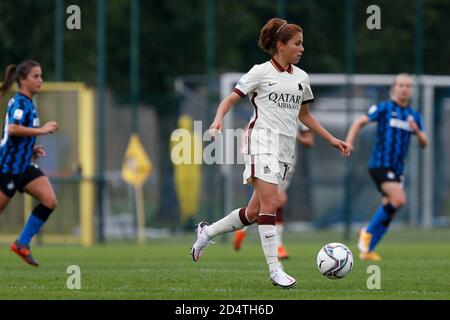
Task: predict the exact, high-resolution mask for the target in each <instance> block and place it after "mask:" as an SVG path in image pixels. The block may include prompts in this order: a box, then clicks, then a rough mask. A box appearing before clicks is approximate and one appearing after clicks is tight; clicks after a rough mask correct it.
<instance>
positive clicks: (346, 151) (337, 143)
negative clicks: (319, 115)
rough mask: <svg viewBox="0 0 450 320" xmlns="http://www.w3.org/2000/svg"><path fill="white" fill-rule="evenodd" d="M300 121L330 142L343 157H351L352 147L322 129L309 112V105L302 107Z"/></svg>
mask: <svg viewBox="0 0 450 320" xmlns="http://www.w3.org/2000/svg"><path fill="white" fill-rule="evenodd" d="M298 119H299V120H300V121H301V122H302V123H303V124H305V125H306V126H307V127H308V128H309V129H311V130H313V131H314V132H316V133H317V134H318V135H320V136H321V137H322V138H324V139H325V140H326V141H328V143H329V144H331V146H332V147H334V148H336V149H338V150H339V151H340V152H341V154H342V155H343V156H349V155H350V151H351V149H350V145H348V144H347V143H346V142H344V141H342V140H339V139H337V138H335V137H334V136H333V135H332V134H331V133H329V132H328V131H327V130H326V129H325V128H324V127H322V125H321V124H320V123H319V122H318V121H317V120H316V118H314V117H313V115H312V114H311V113H310V112H309V103H308V104H305V105H303V106H302V108H301V110H300V114H299V116H298Z"/></svg>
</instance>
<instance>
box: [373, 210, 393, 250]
mask: <svg viewBox="0 0 450 320" xmlns="http://www.w3.org/2000/svg"><path fill="white" fill-rule="evenodd" d="M396 211H397V208H395V207H394V206H392V205H391V204H389V203H388V204H387V205H385V206H379V207H378V209H377V211H376V212H375V214H374V215H373V217H372V220H370V222H369V226H368V227H367V232H368V233H370V234H372V240H371V241H370V245H369V252H370V251H373V249H375V246H376V245H377V244H378V242H380V240H381V238H383V236H384V234H385V233H386V231H387V229H388V227H389V223H390V222H391V220H392V216H393V215H394V213H395V212H396Z"/></svg>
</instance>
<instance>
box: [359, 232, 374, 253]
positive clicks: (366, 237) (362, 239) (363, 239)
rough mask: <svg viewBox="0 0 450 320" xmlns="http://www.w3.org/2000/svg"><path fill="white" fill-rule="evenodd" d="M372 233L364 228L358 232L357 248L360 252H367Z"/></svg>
mask: <svg viewBox="0 0 450 320" xmlns="http://www.w3.org/2000/svg"><path fill="white" fill-rule="evenodd" d="M371 240H372V234H371V233H369V232H367V231H366V228H363V229H361V231H360V232H359V241H358V249H359V251H360V252H361V253H368V252H369V246H370V241H371Z"/></svg>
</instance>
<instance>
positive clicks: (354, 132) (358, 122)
mask: <svg viewBox="0 0 450 320" xmlns="http://www.w3.org/2000/svg"><path fill="white" fill-rule="evenodd" d="M369 122H370V120H369V117H368V116H367V115H363V116H361V117H359V118H357V119H355V121H353V123H352V125H351V126H350V129H349V130H348V133H347V138H345V142H347V143H348V144H349V145H350V148H352V150H353V145H354V142H355V139H356V137H357V136H358V133H359V131H360V130H361V129H362V128H363V127H364V126H365V125H366V124H368V123H369Z"/></svg>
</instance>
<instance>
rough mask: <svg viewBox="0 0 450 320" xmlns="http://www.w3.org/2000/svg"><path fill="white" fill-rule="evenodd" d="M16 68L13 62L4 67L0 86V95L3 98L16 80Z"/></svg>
mask: <svg viewBox="0 0 450 320" xmlns="http://www.w3.org/2000/svg"><path fill="white" fill-rule="evenodd" d="M16 69H17V66H16V65H15V64H10V65H8V66H7V67H6V73H5V79H4V80H3V84H2V86H1V87H0V97H1V98H3V97H4V96H5V94H6V93H7V92H8V90H9V89H10V88H11V86H12V84H13V82H14V81H15V80H16Z"/></svg>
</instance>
